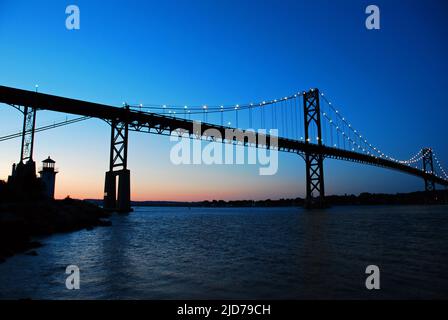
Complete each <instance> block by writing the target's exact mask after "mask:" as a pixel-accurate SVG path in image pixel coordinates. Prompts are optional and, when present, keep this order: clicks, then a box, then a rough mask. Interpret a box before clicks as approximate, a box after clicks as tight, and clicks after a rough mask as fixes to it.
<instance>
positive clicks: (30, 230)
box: [0, 199, 111, 263]
mask: <svg viewBox="0 0 448 320" xmlns="http://www.w3.org/2000/svg"><path fill="white" fill-rule="evenodd" d="M109 216H110V213H108V212H106V211H105V210H103V209H102V208H100V207H98V206H97V205H95V204H92V203H90V202H87V201H81V200H73V199H65V200H41V201H30V202H11V203H0V263H1V262H4V261H5V260H6V258H8V257H11V256H13V255H15V254H17V253H22V252H26V251H28V250H32V249H35V248H38V247H40V246H41V244H40V243H38V242H36V241H33V240H32V239H33V237H37V236H48V235H51V234H55V233H63V232H71V231H76V230H82V229H92V228H94V227H98V226H110V225H111V222H110V221H109V220H108V218H109ZM28 254H30V255H36V252H35V251H31V252H29V253H28Z"/></svg>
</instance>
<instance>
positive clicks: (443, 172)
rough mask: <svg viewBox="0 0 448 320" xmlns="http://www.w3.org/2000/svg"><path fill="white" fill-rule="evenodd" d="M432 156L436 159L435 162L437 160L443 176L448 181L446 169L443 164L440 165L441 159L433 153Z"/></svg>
mask: <svg viewBox="0 0 448 320" xmlns="http://www.w3.org/2000/svg"><path fill="white" fill-rule="evenodd" d="M432 156H433V157H434V160H436V163H437V166H438V167H439V169H440V171H442V174H443V175H444V177H445V180H448V174H447V173H446V171H445V169H444V168H443V167H442V164H441V163H440V161H439V159H438V158H437V156H436V154H435V152H433V153H432Z"/></svg>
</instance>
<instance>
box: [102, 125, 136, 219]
mask: <svg viewBox="0 0 448 320" xmlns="http://www.w3.org/2000/svg"><path fill="white" fill-rule="evenodd" d="M111 127H112V134H111V148H110V164H109V171H108V172H106V177H105V183H104V201H103V206H104V209H106V210H110V211H118V212H131V211H132V208H131V172H130V171H129V170H128V169H127V160H128V131H129V130H128V123H127V122H126V121H120V120H112V122H111ZM117 180H118V181H117ZM117 182H118V184H117ZM117 185H118V188H117Z"/></svg>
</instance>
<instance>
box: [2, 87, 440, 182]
mask: <svg viewBox="0 0 448 320" xmlns="http://www.w3.org/2000/svg"><path fill="white" fill-rule="evenodd" d="M0 103H4V104H8V105H13V106H16V107H18V106H28V107H31V108H35V109H37V110H49V111H56V112H62V113H68V114H74V115H79V116H88V117H92V118H99V119H103V120H106V121H108V122H110V121H113V120H117V121H120V122H126V123H128V124H129V129H130V130H133V131H139V132H148V133H155V134H161V135H170V134H171V133H172V132H173V131H175V130H178V129H181V130H183V132H187V133H188V134H189V137H190V138H193V139H194V138H202V139H204V138H206V139H211V140H216V141H219V142H223V143H226V142H227V143H229V142H232V143H239V144H244V145H246V146H249V147H250V146H252V147H258V148H269V147H270V143H271V141H275V139H277V140H278V143H277V147H274V149H277V150H279V151H284V152H291V153H298V154H300V155H304V154H305V153H312V154H322V155H324V157H325V158H332V159H338V160H345V161H350V162H356V163H361V164H368V165H373V166H378V167H383V168H389V169H393V170H398V171H401V172H404V173H408V174H411V175H414V176H417V177H420V178H423V179H427V180H429V181H434V182H435V183H437V184H439V185H442V186H448V181H447V180H444V179H442V178H439V177H438V176H436V175H434V174H428V173H425V172H423V171H422V170H420V169H416V168H413V167H410V166H408V165H405V164H401V163H398V162H395V161H391V160H387V159H384V158H379V157H374V156H371V155H367V154H363V153H358V152H353V151H348V150H343V149H338V148H333V147H328V146H324V145H321V146H320V145H318V144H313V143H307V142H303V141H298V140H292V139H286V138H281V137H278V138H277V137H272V139H271V136H270V135H265V134H262V133H255V138H256V140H255V141H257V143H256V144H253V143H250V142H249V141H248V139H247V136H245V138H244V139H242V140H238V139H237V138H236V137H234V138H233V139H232V140H233V141H227V140H226V139H220V138H219V137H218V138H217V137H214V136H211V135H209V136H207V130H208V129H215V130H218V131H219V133H220V137H225V136H226V130H227V129H234V130H238V131H239V133H242V134H243V135H245V134H248V135H250V132H249V131H246V130H240V129H235V128H229V127H223V126H220V125H214V124H210V123H202V124H201V132H194V131H195V130H194V128H195V126H194V121H192V120H186V119H181V118H175V117H171V116H165V115H161V114H156V113H147V112H140V111H135V110H130V109H128V108H117V107H113V106H109V105H104V104H100V103H94V102H87V101H81V100H75V99H70V98H64V97H59V96H53V95H48V94H43V93H37V92H33V91H27V90H21V89H16V88H10V87H5V86H0ZM238 131H236V132H237V133H238ZM209 132H210V131H209ZM215 134H216V131H215Z"/></svg>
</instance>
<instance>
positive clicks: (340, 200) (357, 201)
mask: <svg viewBox="0 0 448 320" xmlns="http://www.w3.org/2000/svg"><path fill="white" fill-rule="evenodd" d="M325 199H326V203H327V204H328V205H329V206H338V205H353V206H363V205H430V204H448V190H438V191H436V192H435V193H433V194H427V193H426V192H423V191H418V192H411V193H397V194H382V193H376V194H375V193H367V192H364V193H361V194H359V195H358V196H356V195H343V196H327V197H326V198H325ZM85 201H88V202H91V203H95V204H97V205H101V204H102V200H99V199H85ZM304 204H305V200H304V199H302V198H295V199H279V200H271V199H266V200H229V201H225V200H212V201H209V200H204V201H192V202H188V201H132V202H131V206H133V207H190V208H194V207H196V208H197V207H205V208H235V207H239V208H246V207H303V206H304Z"/></svg>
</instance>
